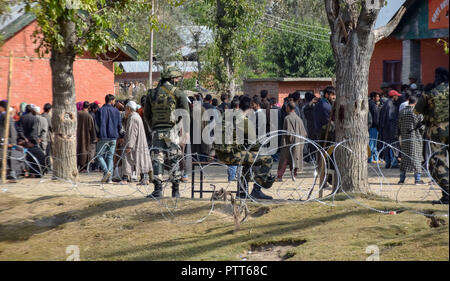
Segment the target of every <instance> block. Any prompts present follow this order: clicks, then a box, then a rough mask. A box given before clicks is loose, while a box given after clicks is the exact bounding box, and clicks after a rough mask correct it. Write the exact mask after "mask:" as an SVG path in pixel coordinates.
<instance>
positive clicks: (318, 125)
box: [313, 86, 336, 136]
mask: <svg viewBox="0 0 450 281" xmlns="http://www.w3.org/2000/svg"><path fill="white" fill-rule="evenodd" d="M335 100H336V90H335V89H334V87H332V86H328V87H326V88H325V89H324V90H323V97H322V98H321V99H320V100H319V102H318V103H317V104H316V105H315V106H314V109H313V116H314V131H315V135H316V136H320V130H321V129H322V127H323V126H324V125H327V124H328V122H329V121H330V114H331V107H332V104H333V103H334V101H335Z"/></svg>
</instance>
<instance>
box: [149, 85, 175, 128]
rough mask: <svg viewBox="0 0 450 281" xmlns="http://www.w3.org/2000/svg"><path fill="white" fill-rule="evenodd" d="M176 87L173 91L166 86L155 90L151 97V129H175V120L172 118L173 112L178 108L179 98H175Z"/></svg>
mask: <svg viewBox="0 0 450 281" xmlns="http://www.w3.org/2000/svg"><path fill="white" fill-rule="evenodd" d="M176 89H177V88H176V87H173V88H172V89H171V90H169V89H168V88H166V87H165V86H164V85H162V86H160V87H158V88H156V89H153V90H152V93H151V95H150V97H151V100H150V104H151V108H152V120H151V124H150V127H151V128H154V127H162V126H164V127H173V126H174V125H175V123H176V122H175V119H174V117H173V116H172V112H174V110H175V109H176V107H177V98H176V96H175V91H176Z"/></svg>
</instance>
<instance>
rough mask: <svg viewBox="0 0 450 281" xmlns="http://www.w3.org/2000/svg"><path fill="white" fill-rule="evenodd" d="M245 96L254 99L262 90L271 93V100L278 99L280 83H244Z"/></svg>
mask: <svg viewBox="0 0 450 281" xmlns="http://www.w3.org/2000/svg"><path fill="white" fill-rule="evenodd" d="M243 90H244V94H246V95H249V96H250V97H253V96H255V95H259V94H260V92H261V91H262V90H267V91H268V92H269V95H268V96H269V98H271V97H275V98H278V82H276V81H274V82H271V81H244V87H243Z"/></svg>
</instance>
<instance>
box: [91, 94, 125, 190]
mask: <svg viewBox="0 0 450 281" xmlns="http://www.w3.org/2000/svg"><path fill="white" fill-rule="evenodd" d="M114 102H115V97H114V96H113V95H106V97H105V105H103V106H102V108H100V109H99V110H97V112H96V113H95V123H96V129H97V137H98V139H99V142H98V143H97V159H98V164H99V166H100V169H101V170H102V171H103V178H102V183H112V172H113V169H114V151H115V150H116V142H117V139H118V138H119V137H123V136H121V134H123V132H122V120H121V117H120V112H119V110H118V109H117V108H115V107H113V104H114Z"/></svg>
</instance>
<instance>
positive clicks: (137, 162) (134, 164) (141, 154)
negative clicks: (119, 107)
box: [121, 101, 153, 185]
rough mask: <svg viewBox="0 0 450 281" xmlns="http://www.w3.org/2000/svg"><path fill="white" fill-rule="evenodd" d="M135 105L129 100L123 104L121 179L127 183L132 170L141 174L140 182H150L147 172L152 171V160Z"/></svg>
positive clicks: (122, 182)
mask: <svg viewBox="0 0 450 281" xmlns="http://www.w3.org/2000/svg"><path fill="white" fill-rule="evenodd" d="M136 109H137V105H136V103H135V102H134V101H130V102H128V103H127V105H126V106H125V116H126V118H127V124H126V129H125V147H126V149H125V153H124V155H123V158H122V161H123V163H122V181H121V184H127V183H128V181H129V180H130V178H131V174H132V172H133V170H135V171H136V174H140V175H141V182H140V184H143V185H148V184H150V182H149V179H148V172H150V171H152V170H153V168H152V160H151V158H150V151H149V149H148V144H147V137H146V135H145V130H144V123H143V121H142V118H141V116H139V114H138V113H137V112H136Z"/></svg>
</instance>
